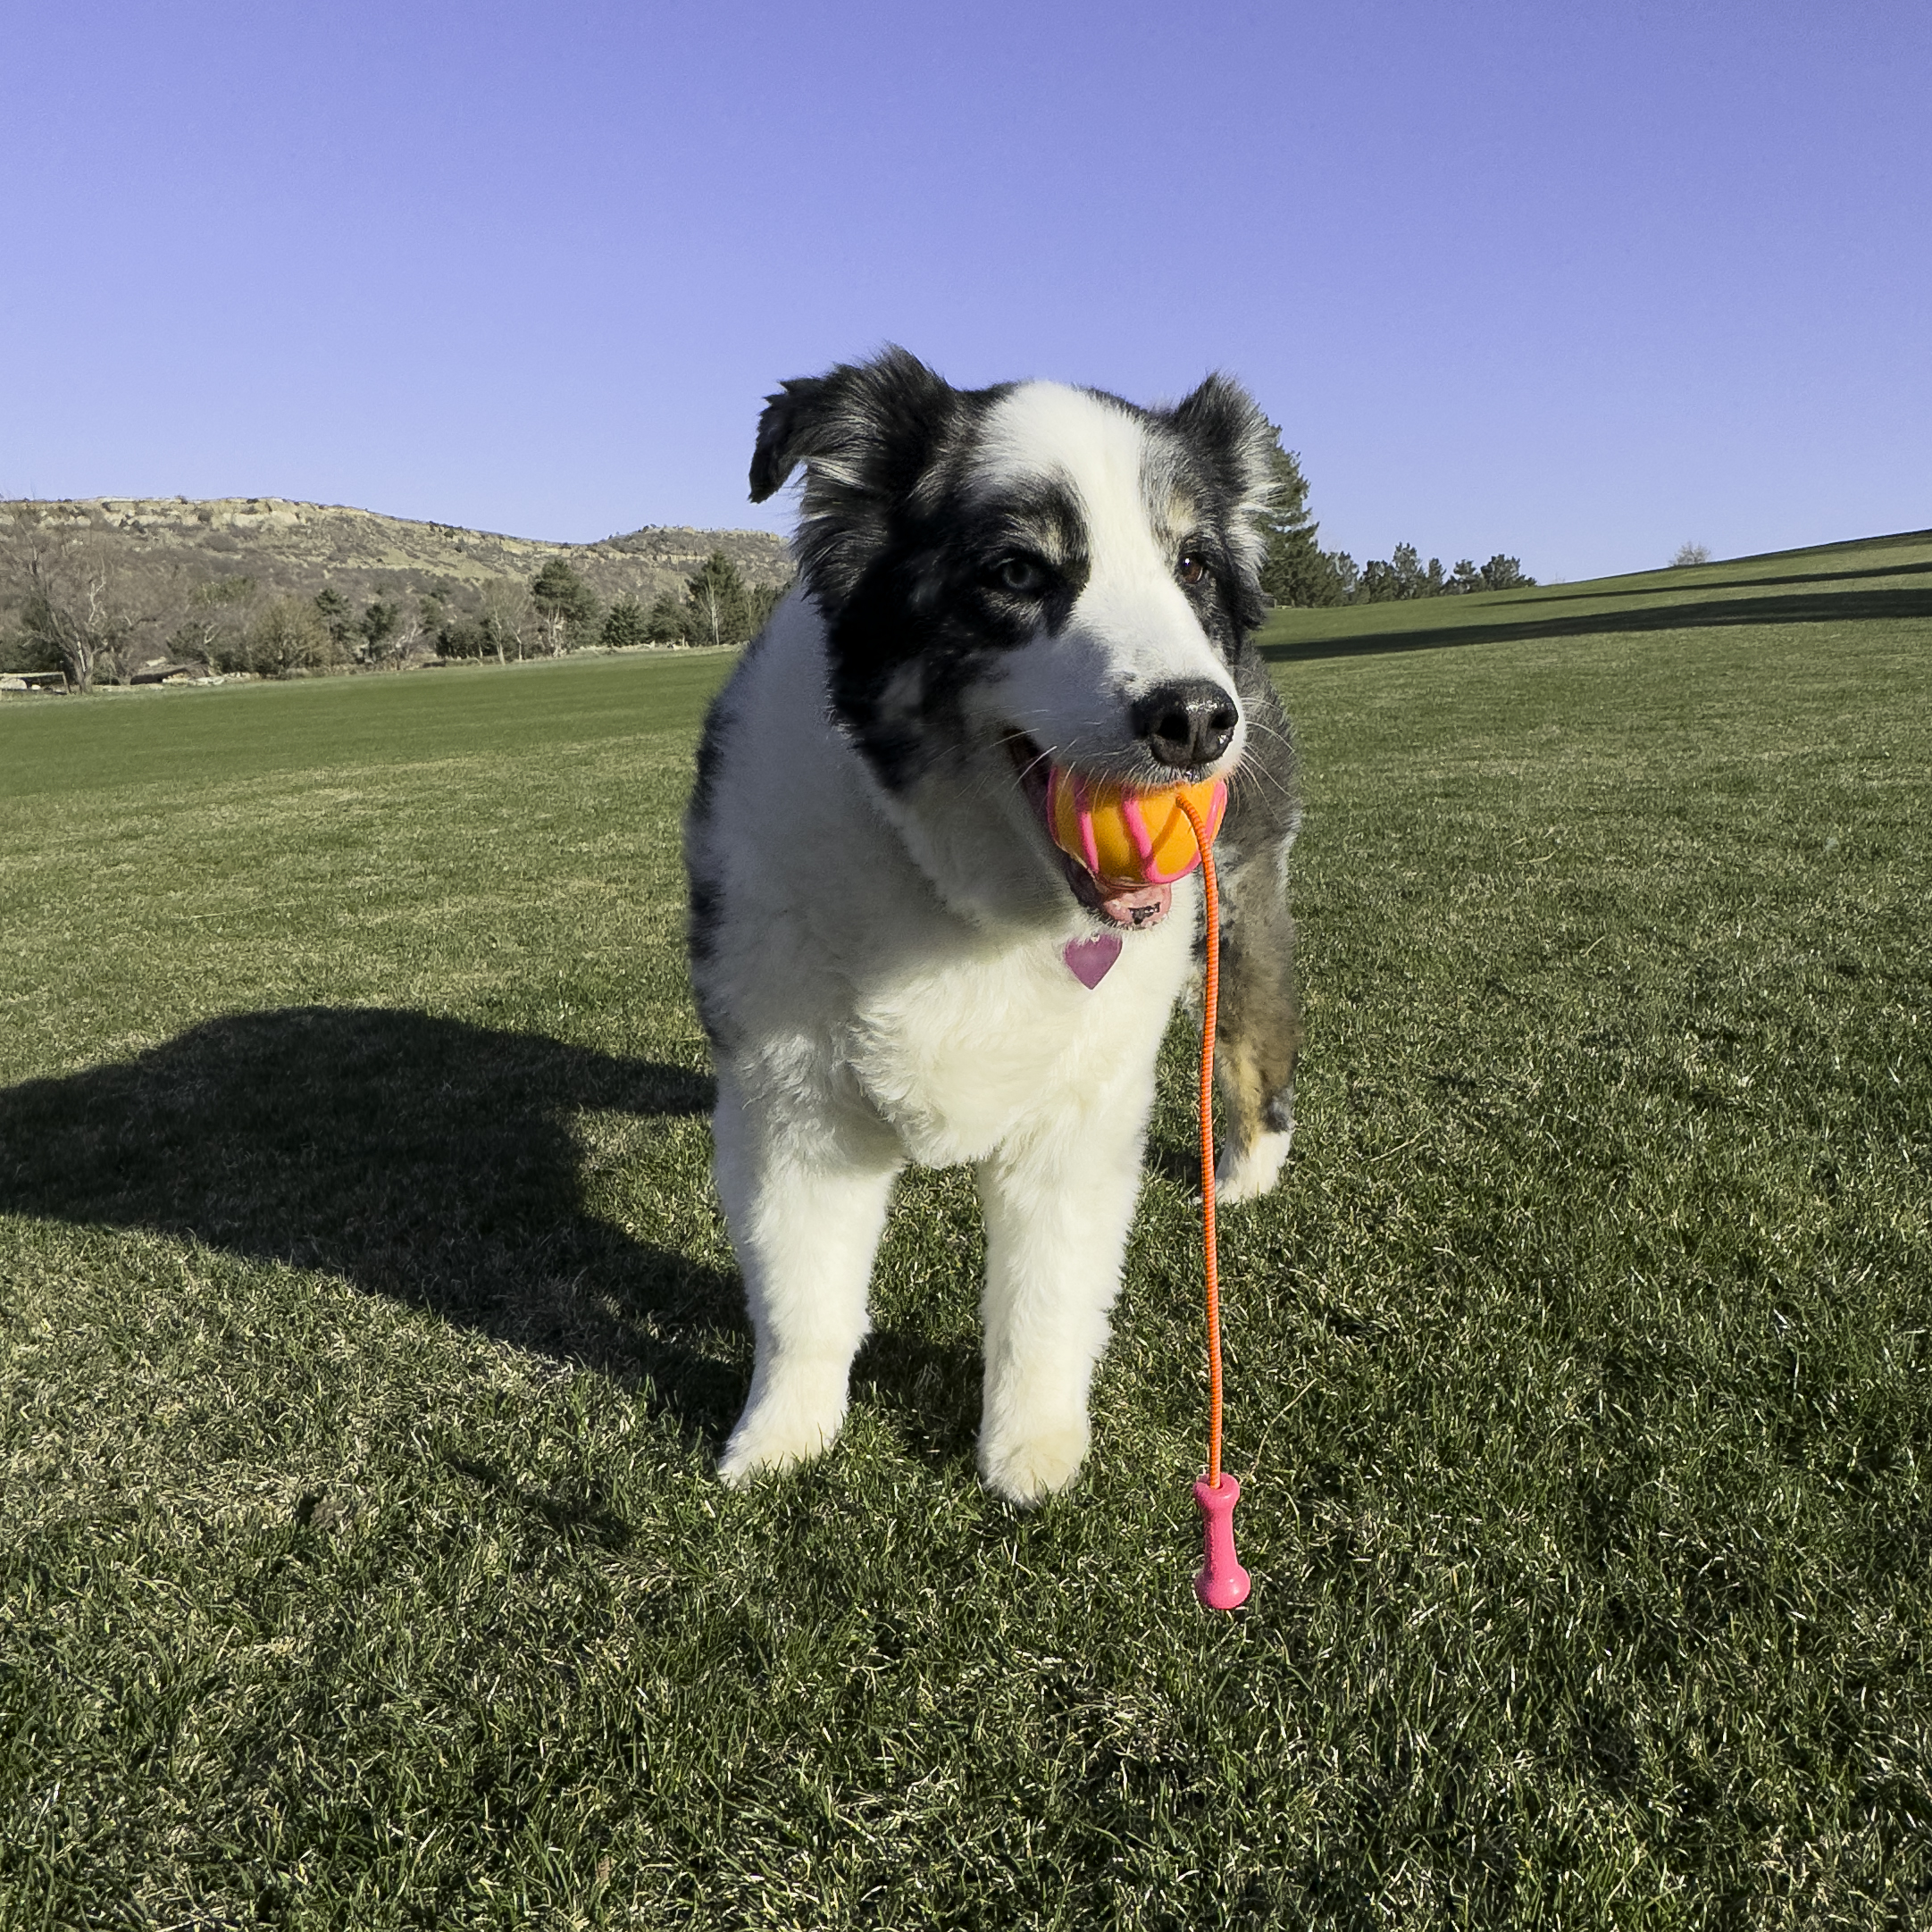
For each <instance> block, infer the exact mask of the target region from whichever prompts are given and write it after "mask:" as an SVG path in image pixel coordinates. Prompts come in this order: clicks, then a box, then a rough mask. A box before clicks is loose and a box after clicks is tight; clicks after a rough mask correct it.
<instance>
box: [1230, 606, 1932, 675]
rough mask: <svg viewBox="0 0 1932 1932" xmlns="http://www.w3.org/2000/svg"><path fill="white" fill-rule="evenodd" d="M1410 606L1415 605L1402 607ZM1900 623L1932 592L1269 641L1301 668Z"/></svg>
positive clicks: (1582, 614) (1271, 651)
mask: <svg viewBox="0 0 1932 1932" xmlns="http://www.w3.org/2000/svg"><path fill="white" fill-rule="evenodd" d="M1402 607H1403V608H1405V609H1411V608H1413V607H1414V606H1402ZM1874 617H1876V618H1879V619H1883V620H1888V621H1891V622H1894V623H1895V622H1897V621H1899V620H1901V619H1903V618H1910V617H1932V588H1926V589H1914V590H1823V591H1819V592H1817V593H1815V594H1811V595H1806V594H1803V593H1794V594H1793V595H1791V596H1788V597H1727V598H1716V597H1714V598H1705V599H1703V600H1702V601H1697V600H1694V599H1689V598H1686V599H1685V601H1683V602H1681V603H1675V602H1674V603H1668V604H1665V603H1660V604H1655V605H1652V606H1648V607H1645V608H1642V609H1631V610H1609V611H1601V610H1600V611H1573V612H1554V611H1553V612H1551V613H1550V614H1549V615H1546V616H1541V617H1520V618H1502V617H1497V618H1494V619H1493V620H1490V621H1487V622H1477V623H1445V624H1432V625H1426V626H1422V627H1418V629H1415V630H1412V631H1411V630H1403V631H1374V632H1372V633H1369V634H1367V635H1361V636H1347V637H1331V638H1319V637H1316V638H1296V639H1294V640H1292V641H1289V642H1285V643H1280V644H1264V645H1262V646H1261V647H1260V649H1261V655H1262V656H1263V657H1266V658H1267V660H1268V661H1269V662H1270V663H1271V664H1295V663H1299V662H1301V661H1302V660H1304V659H1308V658H1315V657H1370V656H1380V655H1382V654H1383V653H1384V652H1388V651H1420V650H1441V649H1443V648H1447V647H1449V646H1451V645H1459V644H1501V643H1514V642H1519V641H1525V640H1535V639H1539V638H1565V637H1600V636H1605V635H1608V634H1610V633H1611V632H1615V631H1695V630H1701V629H1704V628H1706V627H1710V626H1720V627H1728V626H1731V625H1735V624H1756V623H1848V622H1855V621H1858V620H1861V619H1864V618H1874Z"/></svg>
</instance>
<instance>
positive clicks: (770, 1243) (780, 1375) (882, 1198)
mask: <svg viewBox="0 0 1932 1932" xmlns="http://www.w3.org/2000/svg"><path fill="white" fill-rule="evenodd" d="M713 1125H714V1129H715V1138H716V1147H717V1157H716V1168H715V1171H716V1175H717V1183H718V1193H719V1196H720V1198H721V1199H722V1200H723V1204H724V1217H725V1220H726V1222H727V1224H728V1225H729V1226H730V1228H731V1232H732V1246H733V1247H734V1248H735V1249H736V1250H737V1251H738V1263H739V1267H740V1268H741V1269H742V1270H743V1272H744V1277H745V1301H746V1303H747V1306H748V1307H749V1310H750V1314H751V1326H752V1332H753V1334H754V1335H755V1336H756V1338H757V1357H756V1359H755V1361H754V1363H753V1366H752V1372H751V1393H750V1394H749V1397H747V1399H746V1401H745V1408H744V1413H743V1414H742V1415H741V1416H740V1417H739V1418H738V1426H737V1427H736V1428H735V1429H733V1430H732V1438H731V1441H730V1442H729V1443H726V1444H725V1446H724V1453H723V1456H721V1457H720V1458H719V1459H718V1474H719V1476H721V1477H722V1478H723V1480H724V1481H725V1482H727V1483H729V1484H731V1485H732V1486H733V1487H739V1486H741V1485H744V1484H746V1483H748V1482H749V1481H750V1480H751V1479H752V1477H753V1476H757V1475H759V1474H761V1473H762V1472H764V1471H765V1470H777V1469H783V1468H789V1467H790V1466H791V1465H792V1464H794V1463H798V1462H804V1461H807V1460H809V1459H811V1458H812V1457H814V1456H817V1455H821V1454H823V1453H824V1451H826V1450H827V1449H829V1448H830V1447H831V1446H832V1443H833V1442H834V1441H836V1440H837V1438H838V1434H839V1431H840V1429H841V1427H842V1426H844V1422H845V1409H846V1401H847V1393H848V1389H849V1383H850V1378H851V1369H852V1358H853V1356H854V1355H856V1354H857V1352H858V1345H859V1343H860V1342H863V1341H864V1340H865V1338H866V1328H867V1326H869V1324H868V1317H867V1314H866V1292H867V1290H868V1289H869V1287H870V1285H871V1281H872V1261H873V1255H874V1252H875V1250H877V1248H878V1245H879V1235H880V1232H881V1230H882V1228H883V1226H884V1225H885V1209H886V1200H887V1197H888V1196H889V1195H890V1193H891V1188H892V1177H893V1175H896V1174H897V1173H898V1171H899V1167H900V1165H901V1160H900V1157H899V1152H898V1150H897V1149H896V1147H894V1146H892V1145H891V1143H890V1142H889V1141H887V1140H886V1139H885V1138H883V1137H882V1136H874V1135H871V1134H864V1135H855V1134H853V1133H840V1132H838V1131H837V1130H836V1129H834V1128H832V1127H820V1126H818V1125H816V1124H805V1123H799V1122H794V1121H789V1120H774V1119H772V1118H770V1117H766V1116H765V1115H762V1114H761V1113H759V1112H758V1111H757V1109H756V1108H751V1107H749V1106H748V1105H747V1104H746V1103H745V1101H744V1100H743V1098H742V1097H741V1095H740V1093H739V1091H738V1090H737V1086H736V1083H735V1082H733V1081H732V1080H731V1079H730V1078H729V1077H728V1076H723V1077H721V1078H720V1080H719V1082H718V1107H717V1113H716V1115H715V1117H714V1123H713Z"/></svg>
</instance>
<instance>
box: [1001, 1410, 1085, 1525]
mask: <svg viewBox="0 0 1932 1932" xmlns="http://www.w3.org/2000/svg"><path fill="white" fill-rule="evenodd" d="M1088 1433H1089V1432H1088V1429H1087V1425H1086V1420H1085V1418H1082V1419H1081V1420H1080V1421H1079V1422H1078V1423H1075V1424H1068V1425H1067V1426H1065V1427H1062V1428H1058V1429H1043V1430H1041V1431H1040V1432H1039V1433H1038V1434H1033V1435H1027V1436H1021V1437H1016V1438H1014V1439H1011V1440H1008V1441H1005V1442H999V1443H985V1444H984V1445H983V1446H982V1448H981V1451H980V1476H981V1478H982V1479H983V1481H984V1483H985V1485H986V1486H987V1488H988V1489H990V1490H991V1491H992V1492H993V1493H994V1494H995V1495H998V1496H1004V1497H1005V1498H1006V1499H1007V1501H1008V1502H1016V1503H1018V1504H1020V1505H1021V1506H1022V1507H1023V1508H1025V1507H1026V1506H1027V1505H1030V1504H1033V1503H1036V1502H1044V1501H1046V1499H1047V1498H1048V1497H1049V1496H1051V1495H1056V1494H1058V1492H1059V1491H1061V1490H1063V1489H1066V1488H1068V1487H1070V1486H1071V1485H1072V1483H1073V1480H1074V1478H1075V1476H1078V1475H1079V1474H1080V1466H1081V1464H1082V1463H1083V1462H1084V1461H1085V1460H1086V1459H1087V1442H1088Z"/></svg>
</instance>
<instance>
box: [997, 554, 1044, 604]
mask: <svg viewBox="0 0 1932 1932" xmlns="http://www.w3.org/2000/svg"><path fill="white" fill-rule="evenodd" d="M993 576H994V579H995V581H997V582H998V583H999V588H1000V589H1001V590H1010V591H1012V592H1013V594H1014V595H1015V596H1016V597H1033V596H1035V595H1037V594H1038V593H1039V592H1040V591H1041V590H1045V589H1046V587H1047V567H1046V565H1044V564H1042V563H1041V561H1040V559H1039V558H1038V557H1037V556H1008V557H1003V558H1001V559H1000V561H999V565H997V566H996V567H995V568H994V571H993Z"/></svg>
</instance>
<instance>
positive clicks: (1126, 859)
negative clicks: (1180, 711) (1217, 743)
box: [1047, 765, 1227, 889]
mask: <svg viewBox="0 0 1932 1932" xmlns="http://www.w3.org/2000/svg"><path fill="white" fill-rule="evenodd" d="M1182 799H1186V800H1187V801H1188V803H1189V804H1190V805H1192V807H1193V808H1194V810H1195V812H1196V813H1197V814H1198V815H1199V816H1200V821H1201V824H1203V826H1204V827H1205V828H1206V831H1207V834H1208V841H1209V843H1210V844H1212V843H1213V841H1214V835H1215V833H1216V832H1218V831H1219V830H1220V829H1221V817H1222V815H1223V814H1224V813H1225V811H1226V810H1227V786H1226V785H1225V783H1224V782H1222V781H1221V780H1220V779H1218V778H1211V779H1209V780H1208V781H1207V782H1205V783H1203V784H1199V785H1171V786H1168V787H1167V789H1166V790H1143V789H1142V788H1141V787H1139V786H1134V785H1122V784H1117V783H1116V782H1114V781H1112V780H1111V779H1103V778H1083V777H1082V776H1081V775H1080V774H1079V773H1077V772H1070V771H1068V770H1066V768H1065V767H1064V766H1063V765H1055V766H1054V767H1053V769H1052V771H1051V772H1050V774H1049V775H1048V778H1047V824H1048V826H1049V827H1050V829H1051V831H1052V833H1053V842H1054V843H1055V844H1056V845H1058V847H1059V849H1061V850H1062V851H1063V852H1065V853H1066V854H1067V855H1068V856H1069V857H1073V858H1076V859H1078V860H1079V861H1080V863H1081V864H1082V865H1083V866H1085V867H1086V868H1087V870H1088V871H1089V872H1091V874H1093V876H1094V877H1095V878H1096V879H1098V880H1099V881H1100V883H1101V884H1102V885H1108V886H1113V887H1115V888H1116V889H1125V888H1126V887H1128V886H1135V885H1172V884H1173V883H1174V882H1175V880H1176V879H1184V878H1185V877H1186V876H1187V874H1189V873H1191V872H1192V871H1193V870H1194V868H1195V867H1196V866H1199V865H1200V848H1199V847H1198V846H1197V845H1196V843H1195V841H1194V828H1193V826H1192V825H1191V824H1189V823H1188V816H1187V814H1186V812H1185V811H1183V809H1182V807H1181V800H1182Z"/></svg>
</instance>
